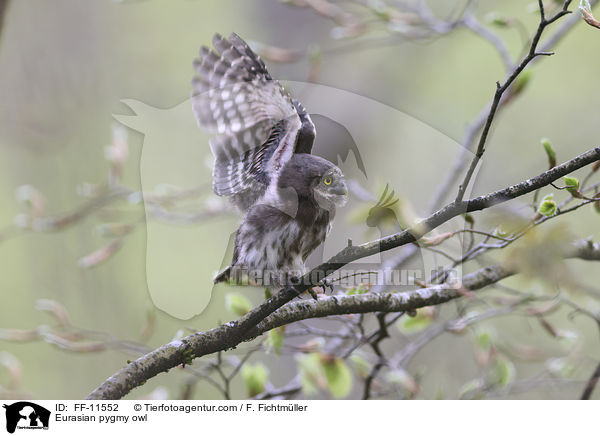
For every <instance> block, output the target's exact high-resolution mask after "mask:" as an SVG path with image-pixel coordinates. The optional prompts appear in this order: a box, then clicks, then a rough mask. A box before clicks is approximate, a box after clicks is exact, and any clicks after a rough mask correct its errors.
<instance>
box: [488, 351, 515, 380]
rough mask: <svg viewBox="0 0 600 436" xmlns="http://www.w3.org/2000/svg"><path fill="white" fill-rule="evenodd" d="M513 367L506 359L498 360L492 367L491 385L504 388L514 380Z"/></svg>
mask: <svg viewBox="0 0 600 436" xmlns="http://www.w3.org/2000/svg"><path fill="white" fill-rule="evenodd" d="M515 373H516V370H515V365H514V364H513V363H512V362H511V361H510V360H508V359H504V358H501V357H500V358H498V359H496V360H495V361H494V366H493V367H492V373H491V375H492V383H493V384H495V385H498V386H502V387H504V386H506V385H508V384H509V383H510V382H512V381H513V380H514V379H515Z"/></svg>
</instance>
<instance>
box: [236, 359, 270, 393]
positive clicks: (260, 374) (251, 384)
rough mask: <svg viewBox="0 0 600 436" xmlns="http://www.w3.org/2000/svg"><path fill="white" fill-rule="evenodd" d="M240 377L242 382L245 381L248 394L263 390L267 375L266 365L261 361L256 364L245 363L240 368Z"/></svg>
mask: <svg viewBox="0 0 600 436" xmlns="http://www.w3.org/2000/svg"><path fill="white" fill-rule="evenodd" d="M242 377H243V379H244V383H246V389H247V390H248V396H249V397H254V396H255V395H258V394H260V393H261V392H262V391H264V390H265V384H266V383H267V379H268V377H269V371H268V370H267V367H266V366H264V365H263V364H262V363H260V362H259V363H257V364H256V365H252V364H248V363H247V364H245V365H244V367H243V368H242Z"/></svg>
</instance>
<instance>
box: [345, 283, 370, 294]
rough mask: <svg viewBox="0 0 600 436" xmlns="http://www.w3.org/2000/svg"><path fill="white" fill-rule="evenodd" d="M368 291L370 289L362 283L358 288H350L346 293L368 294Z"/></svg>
mask: <svg viewBox="0 0 600 436" xmlns="http://www.w3.org/2000/svg"><path fill="white" fill-rule="evenodd" d="M367 292H369V290H368V289H367V287H366V286H365V285H364V284H362V283H361V284H359V285H358V286H357V287H356V288H352V289H349V290H348V292H346V295H360V294H366V293H367Z"/></svg>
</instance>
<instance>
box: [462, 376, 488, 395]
mask: <svg viewBox="0 0 600 436" xmlns="http://www.w3.org/2000/svg"><path fill="white" fill-rule="evenodd" d="M483 386H484V384H483V381H482V380H480V379H475V380H471V381H468V382H466V383H465V384H464V385H462V387H461V388H460V390H459V391H458V398H459V399H463V398H467V399H471V398H478V397H480V396H481V394H482V392H481V389H482V388H483Z"/></svg>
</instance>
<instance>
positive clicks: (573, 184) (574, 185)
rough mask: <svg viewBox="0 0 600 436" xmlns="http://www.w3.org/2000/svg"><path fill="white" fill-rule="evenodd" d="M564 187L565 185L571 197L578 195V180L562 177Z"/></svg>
mask: <svg viewBox="0 0 600 436" xmlns="http://www.w3.org/2000/svg"><path fill="white" fill-rule="evenodd" d="M563 180H564V181H565V185H567V191H569V193H571V194H572V195H575V194H578V193H579V180H578V179H577V178H575V177H567V176H565V177H563Z"/></svg>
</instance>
